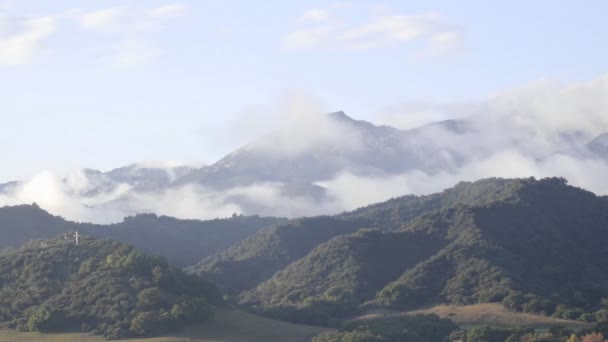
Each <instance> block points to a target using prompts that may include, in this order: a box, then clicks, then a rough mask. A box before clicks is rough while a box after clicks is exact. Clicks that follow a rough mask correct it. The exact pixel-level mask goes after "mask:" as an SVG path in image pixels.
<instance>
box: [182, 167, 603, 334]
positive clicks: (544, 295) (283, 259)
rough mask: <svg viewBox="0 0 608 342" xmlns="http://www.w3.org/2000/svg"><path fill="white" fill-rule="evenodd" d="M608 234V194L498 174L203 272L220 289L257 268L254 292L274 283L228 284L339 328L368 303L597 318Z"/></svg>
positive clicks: (255, 240)
mask: <svg viewBox="0 0 608 342" xmlns="http://www.w3.org/2000/svg"><path fill="white" fill-rule="evenodd" d="M320 223H323V224H320ZM325 225H326V226H331V227H334V228H335V227H340V229H339V230H337V229H336V230H333V231H331V230H327V229H324V228H323V227H324V226H325ZM369 227H373V228H377V229H375V230H369V229H363V230H361V229H362V228H369ZM607 227H608V199H607V198H606V197H598V196H596V195H594V194H593V193H590V192H588V191H585V190H582V189H579V188H575V187H571V186H568V185H567V184H566V182H565V181H564V180H563V179H558V178H550V179H543V180H534V179H515V180H500V179H489V180H483V181H479V182H475V183H462V184H460V185H458V186H457V187H455V188H453V189H449V190H446V191H444V192H443V193H439V194H435V195H430V196H423V197H411V196H408V197H404V198H399V199H393V200H391V201H388V202H385V203H380V204H376V205H372V206H369V207H366V208H362V209H360V210H357V211H355V212H351V213H345V214H342V215H338V216H335V217H323V218H317V219H305V220H296V221H293V222H289V223H287V224H284V225H281V226H277V227H274V228H271V229H266V230H262V231H260V232H258V233H256V234H255V235H253V236H252V237H250V238H248V239H246V240H244V241H242V242H240V243H238V244H237V245H236V246H233V247H232V248H230V249H228V250H227V251H225V252H223V253H221V254H220V255H219V256H214V257H210V258H207V259H206V261H203V262H202V263H201V264H200V265H198V266H197V267H199V268H198V270H199V273H200V274H204V275H209V277H210V278H211V279H218V278H219V280H220V281H218V284H219V285H220V286H225V284H226V283H228V284H231V281H236V282H240V281H241V278H238V277H236V278H235V276H234V273H232V272H234V270H235V269H237V268H238V267H239V266H243V267H244V268H248V272H249V273H245V274H240V275H241V276H242V277H243V278H245V279H249V280H250V281H251V282H250V283H249V285H250V286H251V285H253V284H255V283H256V282H259V281H260V280H261V279H264V278H266V280H264V281H262V282H260V283H259V285H257V286H254V287H252V288H250V289H242V288H241V289H240V291H238V290H239V289H238V287H230V288H231V289H233V290H235V289H236V290H237V291H236V292H237V293H240V294H239V300H240V302H241V303H242V304H245V305H249V306H251V307H252V308H254V309H256V310H259V311H260V312H264V313H266V314H267V315H270V316H272V317H283V318H286V319H289V320H293V321H298V322H314V323H316V324H331V320H332V319H335V317H340V316H344V315H346V314H348V313H351V314H352V312H356V311H357V310H363V308H364V306H363V304H365V303H367V304H369V303H374V304H375V305H380V306H385V307H391V308H399V309H415V308H419V307H422V306H428V305H436V304H441V303H448V304H457V305H470V304H476V303H491V302H502V303H503V305H505V306H506V307H507V308H509V309H512V310H516V311H524V312H529V313H538V314H545V315H554V316H556V317H561V318H577V319H592V316H593V314H594V313H595V312H596V311H601V310H603V304H602V303H603V302H602V298H605V297H608V292H607V291H606V288H608V286H607V285H608V278H607V277H606V275H605V272H603V271H602V270H605V269H607V268H608V263H607V261H606V260H608V252H606V249H605V248H604V246H605V241H606V240H607V239H608V230H607ZM319 231H322V232H325V233H327V234H326V235H320V234H319ZM332 235H333V236H332ZM321 240H325V241H321ZM315 244H316V246H314V245H315ZM289 246H297V247H294V248H290V247H289ZM256 248H257V249H256ZM244 265H247V266H244ZM230 267H232V268H230ZM193 269H195V270H196V268H193ZM237 273H238V272H237ZM224 274H228V275H230V276H231V277H232V278H229V277H228V278H226V277H224V278H222V276H223V275H224Z"/></svg>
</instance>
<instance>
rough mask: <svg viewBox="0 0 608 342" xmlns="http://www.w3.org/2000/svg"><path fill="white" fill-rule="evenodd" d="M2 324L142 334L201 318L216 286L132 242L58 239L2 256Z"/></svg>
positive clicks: (214, 296) (215, 294) (207, 310)
mask: <svg viewBox="0 0 608 342" xmlns="http://www.w3.org/2000/svg"><path fill="white" fill-rule="evenodd" d="M0 284H1V288H0V321H3V322H8V323H9V326H12V327H16V328H18V329H21V330H26V331H41V332H53V331H70V330H76V331H78V330H80V331H83V332H93V333H95V334H100V335H103V336H105V337H107V338H118V337H124V336H148V335H156V334H162V333H165V332H168V331H172V330H175V329H176V328H178V327H179V326H181V325H188V324H194V323H198V322H201V321H204V320H206V319H208V318H209V317H210V315H211V314H212V309H211V306H210V304H220V303H221V302H222V300H221V296H220V293H219V291H218V290H217V289H216V288H215V286H214V285H212V284H210V283H208V282H206V281H204V280H202V279H201V278H198V277H196V276H191V275H187V274H185V273H184V272H182V271H181V270H179V269H177V268H174V267H172V266H169V265H168V264H167V261H166V260H165V259H163V258H159V257H148V256H146V255H144V254H143V253H142V252H140V251H138V250H136V249H134V248H133V247H132V246H130V245H126V244H122V243H119V242H116V241H111V240H95V239H93V238H82V239H81V241H80V244H79V245H76V244H75V243H74V242H73V241H72V240H66V239H64V237H63V236H60V237H58V238H55V239H52V240H46V241H32V242H30V243H28V244H26V245H25V246H24V247H22V248H21V249H19V250H18V251H14V252H10V253H7V254H5V255H2V256H0Z"/></svg>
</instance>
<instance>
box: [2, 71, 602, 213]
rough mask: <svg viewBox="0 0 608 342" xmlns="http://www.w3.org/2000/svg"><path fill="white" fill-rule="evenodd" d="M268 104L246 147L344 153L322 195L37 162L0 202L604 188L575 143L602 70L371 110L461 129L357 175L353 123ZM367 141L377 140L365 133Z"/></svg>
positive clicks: (241, 208)
mask: <svg viewBox="0 0 608 342" xmlns="http://www.w3.org/2000/svg"><path fill="white" fill-rule="evenodd" d="M277 108H278V109H277V110H275V111H274V112H273V114H272V115H269V116H267V117H265V118H259V117H258V118H257V120H260V119H265V120H272V124H269V125H268V127H275V128H276V130H275V132H274V133H273V134H270V133H271V132H268V134H270V135H268V136H269V137H270V138H263V139H260V140H258V141H257V142H253V143H252V144H250V145H248V146H247V147H245V148H244V150H245V151H247V149H253V150H255V151H256V153H258V154H257V155H259V156H261V157H272V158H274V159H275V160H276V159H277V158H279V160H280V159H281V158H295V157H294V156H298V155H306V154H307V153H308V154H311V153H312V152H311V151H314V153H315V156H317V154H319V153H322V152H323V151H325V154H326V155H324V156H322V158H319V160H321V161H323V160H329V161H332V160H341V161H346V162H345V163H344V165H345V166H344V168H343V169H341V170H338V172H336V173H335V174H333V176H332V177H330V178H322V179H318V180H317V181H316V182H314V185H316V186H320V187H322V188H324V189H325V194H324V195H323V196H321V197H319V196H316V197H315V196H310V194H306V193H302V194H295V195H294V194H293V193H289V192H286V191H285V186H286V184H285V183H284V182H281V181H276V182H275V181H268V180H263V181H259V182H254V183H252V184H247V185H242V186H235V187H228V188H222V189H217V188H213V187H209V186H203V185H200V184H197V183H193V184H188V185H185V186H181V187H165V188H161V189H154V190H153V191H135V190H134V189H133V184H129V183H121V182H115V181H112V180H111V179H105V178H103V179H101V180H100V179H96V180H94V179H92V178H91V177H90V176H87V175H86V174H84V173H82V172H80V171H77V172H74V173H72V174H70V175H68V176H67V177H59V176H57V175H55V174H53V173H52V172H50V171H44V172H41V173H40V174H38V175H36V176H35V177H33V178H32V179H30V180H26V181H23V182H21V183H19V184H17V185H14V186H8V187H6V188H5V189H4V190H3V192H2V193H1V194H0V205H15V204H20V203H33V202H36V203H37V204H38V205H39V206H40V207H42V208H44V209H46V210H48V211H49V212H51V213H53V214H56V215H60V216H63V217H65V218H67V219H70V220H76V221H93V222H101V223H108V222H116V221H120V220H122V218H123V217H124V216H126V215H132V214H135V213H140V212H155V213H157V214H159V215H169V216H175V217H180V218H194V219H210V218H215V217H226V216H230V215H232V214H233V213H244V214H262V215H272V216H287V217H295V216H303V215H316V214H332V213H338V212H341V211H345V210H352V209H355V208H357V207H359V206H364V205H367V204H371V203H374V202H379V201H383V200H386V199H389V198H391V197H396V196H401V195H406V194H429V193H433V192H437V191H441V190H443V189H446V188H448V187H451V186H453V185H455V184H456V183H458V182H460V181H474V180H477V179H481V178H487V177H504V178H513V177H537V178H542V177H550V176H558V177H565V178H566V179H567V180H568V181H569V183H570V184H572V185H575V186H579V187H583V188H585V189H588V190H591V191H593V192H595V193H596V194H602V195H603V194H608V177H606V175H608V156H606V155H604V156H601V155H597V154H593V153H592V152H591V151H589V150H588V148H587V147H586V144H587V143H588V142H589V141H590V140H591V139H593V138H594V137H596V136H598V135H600V134H601V133H604V132H608V76H602V77H599V78H597V79H595V80H591V81H586V82H578V83H573V84H559V83H554V82H549V81H542V82H535V83H533V84H529V85H525V86H522V87H520V88H517V89H510V90H506V91H504V92H502V93H499V94H496V95H495V96H493V97H491V98H489V99H486V100H483V101H479V102H477V103H465V104H463V103H460V104H432V103H427V104H416V105H412V104H404V105H402V106H397V107H393V109H392V110H391V111H390V112H389V113H385V114H384V115H379V116H378V121H377V122H375V124H386V125H391V126H394V127H397V128H401V129H404V130H407V129H412V128H415V127H417V126H419V125H422V124H426V123H430V122H433V121H437V120H445V119H459V120H465V121H466V122H467V123H468V125H467V126H466V127H467V129H466V130H465V131H464V132H455V131H453V130H450V129H447V128H446V127H445V126H430V127H427V128H426V129H422V130H416V131H413V133H411V134H413V136H414V137H415V139H414V141H413V142H412V141H411V140H410V144H411V146H407V148H410V149H412V150H414V151H416V149H417V148H418V146H420V148H421V153H423V152H424V151H427V150H423V149H422V147H424V148H428V147H429V146H432V147H433V148H434V151H436V153H435V154H434V155H428V156H426V158H428V159H429V160H433V159H442V160H447V161H448V163H446V164H445V165H447V166H446V167H445V168H443V169H440V170H433V171H429V170H428V169H425V168H423V167H420V168H417V167H416V165H413V167H412V168H410V169H408V170H407V171H404V172H399V173H395V172H383V171H382V170H381V169H378V170H374V172H369V173H362V172H360V170H359V169H357V165H353V163H354V162H353V161H352V160H349V158H350V157H352V156H353V155H357V156H361V155H364V153H365V151H367V150H369V146H368V145H369V144H370V140H369V137H367V136H365V134H363V133H362V130H360V129H357V128H356V127H354V126H352V125H350V124H344V123H343V122H340V120H333V119H328V118H329V117H328V116H327V115H320V114H319V113H322V112H327V109H326V108H325V107H324V106H323V105H322V104H319V103H315V102H314V101H309V100H306V99H302V98H290V99H288V100H287V101H283V102H282V103H281V104H280V105H279V106H278V107H277ZM279 112H283V113H285V114H284V115H278V114H277V113H279ZM347 114H351V113H347ZM352 114H353V116H356V115H355V114H354V113H352ZM240 129H245V128H244V127H240ZM410 132H412V131H410ZM378 141H382V139H380V140H373V142H374V143H377V142H378ZM396 157H397V158H398V157H399V156H396ZM148 167H150V168H157V169H159V170H165V172H167V175H168V176H169V177H172V180H173V179H175V174H174V171H173V169H172V168H171V166H166V165H157V164H154V165H148ZM311 186H312V184H311ZM92 190H95V191H92Z"/></svg>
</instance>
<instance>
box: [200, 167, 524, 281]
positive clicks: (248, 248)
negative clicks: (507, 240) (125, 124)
mask: <svg viewBox="0 0 608 342" xmlns="http://www.w3.org/2000/svg"><path fill="white" fill-rule="evenodd" d="M512 185H513V184H512V182H511V181H508V180H501V179H488V180H482V181H478V182H475V183H460V184H458V185H457V186H455V187H454V188H452V189H449V190H446V191H444V192H442V193H439V194H433V195H430V196H422V197H418V196H404V197H399V198H395V199H392V200H389V201H387V202H383V203H379V204H374V205H370V206H367V207H364V208H361V209H358V210H355V211H353V212H350V213H345V214H342V215H337V216H333V217H330V216H320V217H312V218H302V219H296V220H291V221H289V222H285V223H283V224H278V225H276V226H274V227H272V228H269V229H264V230H260V231H259V232H257V233H256V234H254V235H252V236H251V237H249V238H247V239H245V240H244V241H241V242H239V243H237V244H236V245H234V246H232V247H230V248H229V249H227V250H226V251H224V252H222V253H219V254H217V255H214V256H211V257H209V258H206V259H204V260H203V261H201V262H200V263H199V264H198V265H196V266H194V267H191V268H190V270H191V271H193V272H196V273H199V274H204V275H205V276H206V277H208V278H209V279H210V280H213V281H215V282H216V283H217V284H218V285H220V286H221V287H223V288H226V289H230V290H236V291H237V292H240V291H243V290H248V289H251V288H253V287H255V286H257V285H258V284H259V283H261V282H262V281H264V280H267V279H269V278H270V277H272V276H273V275H274V274H275V273H276V272H277V271H279V270H281V269H283V268H285V267H286V266H288V265H289V264H290V263H292V262H294V261H296V260H298V259H300V258H302V257H304V256H306V255H307V254H308V253H310V251H311V250H312V249H313V248H315V247H317V246H318V245H319V244H321V243H323V242H326V241H328V240H330V239H331V238H333V237H336V236H339V235H346V234H350V233H353V232H355V231H357V230H359V229H362V228H379V229H382V230H384V231H396V230H399V229H400V228H402V227H403V226H404V225H406V224H407V223H408V222H410V221H411V220H413V219H414V218H416V217H418V216H419V215H422V214H424V213H427V212H432V211H435V210H439V209H441V208H448V207H451V206H453V205H456V204H458V203H461V204H463V205H482V204H484V203H487V202H490V201H492V200H496V199H500V198H501V197H504V196H508V194H509V191H510V190H509V189H510V187H511V186H512Z"/></svg>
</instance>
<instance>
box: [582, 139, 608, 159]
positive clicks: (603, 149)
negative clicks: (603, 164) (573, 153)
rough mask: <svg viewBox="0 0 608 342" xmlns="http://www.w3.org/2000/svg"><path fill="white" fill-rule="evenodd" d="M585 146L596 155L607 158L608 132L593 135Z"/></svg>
mask: <svg viewBox="0 0 608 342" xmlns="http://www.w3.org/2000/svg"><path fill="white" fill-rule="evenodd" d="M587 148H588V149H589V150H590V151H591V152H593V153H595V154H596V155H598V156H600V157H603V158H606V160H608V133H604V134H600V135H598V136H597V137H595V138H594V139H593V140H591V141H590V142H589V143H588V144H587Z"/></svg>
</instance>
